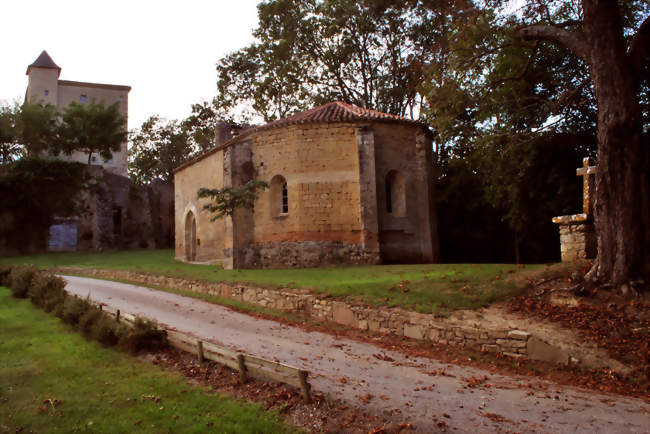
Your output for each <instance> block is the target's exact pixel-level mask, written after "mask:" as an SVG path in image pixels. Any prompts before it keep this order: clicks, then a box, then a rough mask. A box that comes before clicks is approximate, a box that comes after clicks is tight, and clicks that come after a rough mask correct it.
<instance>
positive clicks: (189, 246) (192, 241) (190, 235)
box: [185, 211, 197, 262]
mask: <svg viewBox="0 0 650 434" xmlns="http://www.w3.org/2000/svg"><path fill="white" fill-rule="evenodd" d="M196 246H197V242H196V218H195V217H194V213H192V211H190V212H188V213H187V216H186V217H185V260H186V261H188V262H192V261H195V260H196Z"/></svg>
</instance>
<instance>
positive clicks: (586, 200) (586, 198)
mask: <svg viewBox="0 0 650 434" xmlns="http://www.w3.org/2000/svg"><path fill="white" fill-rule="evenodd" d="M591 164H593V163H592V161H591V158H589V157H587V158H584V159H583V160H582V167H581V168H579V169H577V170H576V174H577V175H578V176H584V179H583V183H582V209H583V212H584V213H585V214H587V215H591V214H592V213H593V210H594V202H593V196H592V194H593V193H594V192H595V191H596V188H595V180H594V178H595V176H594V175H596V166H592V165H591Z"/></svg>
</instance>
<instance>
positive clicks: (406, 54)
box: [217, 0, 459, 121]
mask: <svg viewBox="0 0 650 434" xmlns="http://www.w3.org/2000/svg"><path fill="white" fill-rule="evenodd" d="M435 5H436V7H435V8H425V7H423V5H422V3H421V2H410V1H409V2H406V1H398V2H395V1H387V0H362V1H357V0H332V1H324V0H300V1H295V0H271V1H266V2H262V3H260V4H259V5H258V17H259V25H258V28H257V29H255V31H254V33H253V34H254V36H255V38H256V41H255V42H254V43H253V44H251V45H249V46H247V47H244V48H242V49H240V50H238V51H236V52H234V53H232V54H230V55H228V56H226V57H224V58H223V59H221V60H219V62H218V64H217V72H218V74H219V79H218V83H217V86H218V89H219V96H218V97H217V101H218V105H219V106H220V107H223V108H224V109H225V110H228V111H231V112H233V111H237V110H241V109H242V108H248V107H250V108H252V112H251V113H245V114H247V115H249V116H250V115H253V116H258V117H262V118H264V120H265V121H270V120H273V119H277V118H280V117H284V116H287V115H289V114H291V113H292V112H295V111H298V110H302V109H305V108H307V107H312V106H314V105H318V104H322V103H324V102H329V101H332V100H342V101H345V102H349V103H353V104H356V105H359V106H362V107H367V108H373V109H377V110H380V111H386V112H389V113H394V114H397V115H406V116H411V117H417V116H418V111H419V110H420V108H421V104H422V98H421V94H420V93H419V86H420V85H421V84H422V80H423V78H424V71H425V69H426V68H427V65H428V64H432V63H435V62H437V61H438V60H439V59H438V52H439V50H440V47H441V44H444V43H445V41H444V40H445V38H444V33H445V31H446V29H447V28H448V20H447V16H448V14H449V13H451V12H453V11H457V10H459V9H458V4H457V2H451V1H441V2H436V3H435Z"/></svg>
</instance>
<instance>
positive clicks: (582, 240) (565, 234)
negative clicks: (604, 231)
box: [560, 222, 598, 262]
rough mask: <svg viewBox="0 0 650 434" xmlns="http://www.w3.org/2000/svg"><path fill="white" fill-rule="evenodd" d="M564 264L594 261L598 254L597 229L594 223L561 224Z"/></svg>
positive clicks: (561, 246)
mask: <svg viewBox="0 0 650 434" xmlns="http://www.w3.org/2000/svg"><path fill="white" fill-rule="evenodd" d="M560 248H561V251H562V262H566V261H575V260H576V259H593V258H595V257H596V254H597V253H598V243H597V241H596V229H595V227H594V224H593V223H592V222H571V223H560Z"/></svg>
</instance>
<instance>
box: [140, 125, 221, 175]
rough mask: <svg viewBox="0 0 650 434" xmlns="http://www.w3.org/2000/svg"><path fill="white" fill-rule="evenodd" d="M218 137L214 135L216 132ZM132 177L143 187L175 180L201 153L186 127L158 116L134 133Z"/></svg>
mask: <svg viewBox="0 0 650 434" xmlns="http://www.w3.org/2000/svg"><path fill="white" fill-rule="evenodd" d="M213 134H214V133H213ZM130 141H131V147H130V149H129V175H130V176H131V178H132V179H133V180H135V181H136V182H138V183H140V184H148V183H150V182H151V181H153V180H154V179H160V180H163V181H166V182H171V181H173V180H174V173H173V171H174V169H175V168H176V167H178V166H180V165H181V164H183V163H184V162H185V161H187V160H188V159H190V158H191V157H192V156H194V155H195V154H196V152H197V149H196V147H195V146H193V143H192V142H191V140H190V133H189V132H188V131H187V130H186V129H185V128H183V124H182V123H180V122H178V121H175V120H172V121H166V120H164V119H161V118H160V117H159V116H157V115H154V116H151V117H150V118H149V119H147V120H146V121H145V122H143V124H142V126H141V127H140V128H139V129H136V130H133V131H132V132H131V134H130Z"/></svg>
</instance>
